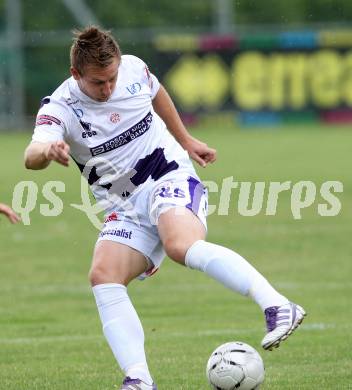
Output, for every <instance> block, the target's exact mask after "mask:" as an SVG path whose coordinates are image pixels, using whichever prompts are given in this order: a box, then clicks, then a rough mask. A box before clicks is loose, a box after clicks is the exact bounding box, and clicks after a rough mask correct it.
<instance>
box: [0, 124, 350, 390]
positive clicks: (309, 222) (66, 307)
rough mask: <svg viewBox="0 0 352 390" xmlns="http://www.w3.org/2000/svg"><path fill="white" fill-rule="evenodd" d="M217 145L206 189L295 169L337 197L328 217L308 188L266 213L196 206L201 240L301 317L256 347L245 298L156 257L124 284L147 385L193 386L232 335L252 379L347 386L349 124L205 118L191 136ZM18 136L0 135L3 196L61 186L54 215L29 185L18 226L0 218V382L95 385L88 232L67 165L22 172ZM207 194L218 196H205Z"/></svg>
mask: <svg viewBox="0 0 352 390" xmlns="http://www.w3.org/2000/svg"><path fill="white" fill-rule="evenodd" d="M194 134H195V135H196V136H198V137H200V138H202V139H203V140H205V141H206V142H208V143H209V144H210V145H213V146H214V147H216V148H217V149H218V154H219V159H218V162H217V164H214V165H213V166H211V167H209V168H207V169H206V170H202V171H201V172H200V174H201V176H202V178H203V179H205V180H211V181H215V182H216V183H218V185H219V186H220V184H221V182H222V180H223V179H224V178H226V177H229V176H234V177H235V179H236V180H238V181H239V182H243V181H250V182H255V181H265V182H270V181H280V182H284V181H292V183H297V182H299V181H302V180H309V181H312V182H313V183H315V185H316V186H317V188H318V190H319V188H320V186H321V184H322V183H323V182H325V181H327V180H334V181H340V182H342V183H343V185H344V191H343V193H340V194H336V195H337V196H338V198H339V199H340V202H341V204H342V210H341V212H340V213H339V214H338V215H337V216H334V217H322V216H320V215H319V214H318V204H319V203H322V202H323V199H322V197H321V196H320V195H319V192H318V196H317V200H316V201H315V202H314V204H313V205H312V206H310V207H309V208H307V209H305V210H302V219H300V220H295V219H294V218H293V216H292V212H291V207H290V191H287V192H285V193H283V194H282V196H281V195H280V198H279V204H278V210H277V214H276V215H275V216H266V215H265V213H264V211H262V212H261V213H259V214H258V215H257V216H254V217H244V216H241V215H240V214H239V213H238V211H237V197H238V196H237V195H238V192H236V191H234V195H233V197H232V198H231V204H230V209H229V211H230V215H229V216H222V215H217V214H216V213H214V214H213V215H211V216H210V217H209V221H208V222H209V236H208V239H209V240H210V241H213V242H217V243H219V244H223V245H225V246H228V247H230V248H233V249H235V250H236V251H238V252H239V253H241V254H242V255H244V256H245V257H246V258H248V259H249V260H250V261H251V262H252V263H253V264H254V265H255V266H256V267H257V268H258V269H259V270H260V271H261V272H262V273H263V274H264V275H265V276H267V277H268V279H269V280H270V281H271V282H272V283H273V284H274V285H275V286H276V287H277V288H278V289H279V290H280V291H281V292H283V293H284V294H286V295H287V296H288V297H289V298H290V299H292V300H294V301H297V302H298V303H300V304H301V305H303V306H304V307H305V308H306V310H307V312H308V314H309V316H308V317H307V319H306V321H305V323H304V324H303V326H302V327H301V328H300V329H299V330H298V331H297V332H296V334H295V335H294V336H293V337H292V338H290V339H289V340H288V341H287V342H285V343H284V344H283V345H282V346H281V347H280V348H279V349H278V350H276V351H273V352H265V351H262V350H261V347H260V341H261V338H262V337H263V330H264V319H263V315H262V314H261V312H260V310H259V308H258V307H257V306H256V305H255V304H254V303H252V302H251V301H249V300H248V299H246V298H243V297H241V296H239V295H235V294H233V293H231V292H230V291H228V290H225V289H224V288H223V287H221V286H219V285H217V284H216V283H215V282H213V281H212V280H210V279H208V278H207V277H206V276H205V275H203V274H201V273H197V272H196V271H189V270H186V269H184V268H182V267H180V266H177V265H176V264H173V263H171V261H169V260H167V261H165V262H164V264H163V266H162V269H161V271H159V272H158V273H157V274H156V275H155V276H153V277H152V278H151V279H149V280H147V281H144V282H137V281H136V282H133V283H132V284H131V285H130V287H129V291H130V295H131V297H132V299H133V301H134V304H135V306H136V309H137V311H138V312H139V314H140V317H141V320H142V323H143V325H144V329H145V335H146V350H147V354H148V356H149V364H150V368H151V370H152V373H153V375H154V378H155V381H156V382H157V384H158V386H159V388H160V389H161V390H205V389H207V388H208V385H207V382H206V378H205V365H206V361H207V359H208V357H209V355H210V353H211V352H212V350H213V349H214V348H215V347H216V346H218V345H219V344H221V343H223V342H226V341H231V340H241V341H244V342H247V343H249V344H251V345H252V346H254V347H255V348H256V349H257V350H258V351H259V352H260V354H261V356H262V357H263V359H264V362H265V366H266V380H265V383H264V385H263V387H262V388H263V389H264V390H268V389H270V390H283V389H307V390H308V389H309V390H311V389H321V390H326V389H334V390H337V389H352V352H351V348H352V336H351V333H352V325H351V323H352V310H351V303H350V301H351V297H352V281H351V275H352V272H351V271H352V262H351V255H352V240H351V233H352V230H351V217H352V182H351V162H352V158H351V144H352V131H351V129H348V128H332V127H330V128H318V127H307V128H303V127H302V128H296V127H295V128H294V127H291V128H284V129H277V130H274V129H272V130H270V129H268V130H266V131H261V130H254V129H253V130H250V131H249V130H248V131H238V130H235V129H224V130H221V129H205V130H202V131H199V130H197V132H195V133H194ZM29 138H30V134H29V133H22V134H21V133H15V134H12V135H10V134H1V135H0V145H1V164H2V169H1V186H0V199H1V201H3V202H7V203H11V199H12V192H13V189H14V186H15V185H16V184H17V183H18V182H19V181H23V180H33V181H35V183H37V185H38V188H39V192H40V191H41V188H42V186H43V184H44V183H45V182H46V181H48V180H58V181H62V182H64V183H65V188H66V191H65V193H62V194H59V196H60V197H61V199H62V200H63V205H64V209H63V213H62V214H61V215H60V216H57V217H44V216H42V215H41V214H40V208H39V205H40V204H41V203H47V201H46V200H45V199H44V198H43V197H42V196H41V195H40V194H39V195H38V200H37V203H36V207H35V209H34V210H33V211H32V213H31V214H30V218H31V224H30V226H23V225H16V226H12V225H10V224H8V223H7V222H6V221H5V220H4V218H3V217H0V242H1V252H0V253H1V255H0V256H1V259H0V300H1V302H0V312H1V315H0V389H1V390H2V389H4V390H5V389H6V390H34V389H38V390H46V389H47V390H49V389H50V390H78V389H82V390H83V389H84V390H90V389H94V390H108V389H114V388H115V389H116V388H118V385H119V384H120V383H121V379H122V375H121V373H120V372H119V371H118V370H117V366H116V363H115V361H114V359H113V357H112V354H111V352H110V350H109V348H108V346H107V344H106V342H105V339H104V338H103V336H102V332H101V326H100V321H99V319H98V315H97V312H96V308H95V304H94V301H93V297H92V294H91V292H90V289H89V285H88V281H87V272H88V269H89V266H90V259H91V253H92V249H93V246H94V243H95V239H96V236H97V230H96V229H95V228H94V227H93V226H92V225H91V224H90V223H89V221H88V220H87V217H86V216H85V215H84V214H83V213H82V212H81V211H79V210H77V209H74V208H72V207H71V206H70V203H80V187H79V184H80V182H79V180H78V179H79V173H78V169H76V167H73V166H72V167H71V169H65V168H62V167H59V166H55V165H52V166H50V167H49V169H47V170H45V171H40V172H39V171H37V172H34V171H25V170H24V168H23V166H22V155H23V150H24V148H25V146H26V144H27V142H28V140H29ZM210 199H211V202H210V203H212V204H216V203H217V202H218V200H219V194H216V193H212V194H211V197H210Z"/></svg>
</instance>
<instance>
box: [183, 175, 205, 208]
mask: <svg viewBox="0 0 352 390" xmlns="http://www.w3.org/2000/svg"><path fill="white" fill-rule="evenodd" d="M187 181H188V191H189V195H190V197H191V201H190V203H188V204H187V205H186V207H187V208H188V209H189V210H191V211H193V213H194V214H195V215H197V214H198V210H199V204H200V200H201V198H202V196H203V194H204V186H203V184H202V183H201V182H200V181H199V180H197V179H195V178H194V177H192V176H190V177H189V178H188V180H187Z"/></svg>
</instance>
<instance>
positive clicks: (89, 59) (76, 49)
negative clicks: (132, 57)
mask: <svg viewBox="0 0 352 390" xmlns="http://www.w3.org/2000/svg"><path fill="white" fill-rule="evenodd" d="M73 34H74V38H73V43H72V46H71V51H70V60H71V66H72V67H73V68H75V69H76V70H77V71H78V72H79V73H80V74H81V75H82V74H83V72H84V68H85V67H86V66H87V65H93V66H98V67H102V68H104V67H106V66H109V65H110V64H111V63H112V62H113V60H114V59H115V58H117V59H120V58H121V51H120V47H119V45H118V43H117V42H116V40H115V38H114V37H113V36H112V35H111V34H110V31H104V30H101V29H100V28H99V27H97V26H89V27H86V28H85V29H84V30H82V31H81V30H74V31H73Z"/></svg>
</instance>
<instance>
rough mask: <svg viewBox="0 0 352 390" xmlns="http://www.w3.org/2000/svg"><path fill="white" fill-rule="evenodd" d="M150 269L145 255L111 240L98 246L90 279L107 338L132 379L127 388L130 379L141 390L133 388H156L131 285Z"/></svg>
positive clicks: (98, 243) (122, 366)
mask: <svg viewBox="0 0 352 390" xmlns="http://www.w3.org/2000/svg"><path fill="white" fill-rule="evenodd" d="M149 266H150V265H149V262H148V261H147V259H146V258H145V256H144V255H143V254H141V253H140V252H138V251H137V250H135V249H132V248H131V247H129V246H127V245H124V244H121V243H118V242H113V241H108V240H102V241H98V242H97V244H96V247H95V251H94V256H93V262H92V267H91V270H90V274H89V278H90V282H91V285H92V288H93V293H94V296H95V299H96V303H97V306H98V310H99V315H100V319H101V321H102V325H103V331H104V334H105V337H106V339H107V341H108V343H109V345H110V348H111V349H112V351H113V354H114V356H115V358H116V360H117V362H118V363H119V365H120V367H121V369H122V370H123V371H124V372H125V374H126V377H128V378H126V379H125V383H124V385H123V387H122V388H123V389H129V388H130V387H128V386H129V384H128V381H129V380H130V381H132V380H133V381H134V382H133V383H137V382H136V381H139V387H132V388H141V389H151V390H152V389H154V388H156V387H154V385H153V381H152V378H151V375H150V373H149V369H148V365H147V361H146V356H145V351H144V332H143V328H142V325H141V322H140V320H139V318H138V315H137V313H136V311H135V309H134V307H133V305H132V303H131V301H130V299H129V296H128V294H127V285H128V283H129V282H130V281H131V280H133V279H134V278H136V277H137V276H139V275H140V274H142V273H143V272H145V271H146V270H147V268H148V267H149ZM131 378H132V379H131ZM143 382H144V383H143ZM126 383H127V384H126Z"/></svg>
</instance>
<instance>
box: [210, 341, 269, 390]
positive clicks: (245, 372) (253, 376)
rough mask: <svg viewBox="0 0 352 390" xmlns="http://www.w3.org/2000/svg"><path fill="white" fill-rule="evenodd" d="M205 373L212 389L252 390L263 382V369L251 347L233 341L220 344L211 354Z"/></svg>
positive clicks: (261, 361) (260, 360)
mask: <svg viewBox="0 0 352 390" xmlns="http://www.w3.org/2000/svg"><path fill="white" fill-rule="evenodd" d="M206 375H207V378H208V381H209V383H210V385H211V387H212V389H214V390H254V389H259V386H260V384H261V383H263V381H264V376H265V369H264V363H263V360H262V358H261V357H260V355H259V353H258V352H257V351H256V350H255V349H254V348H253V347H251V346H250V345H248V344H245V343H242V342H240V341H234V342H230V343H226V344H222V345H220V346H219V347H218V348H216V350H215V351H214V352H213V353H212V354H211V356H210V358H209V360H208V364H207V368H206Z"/></svg>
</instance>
